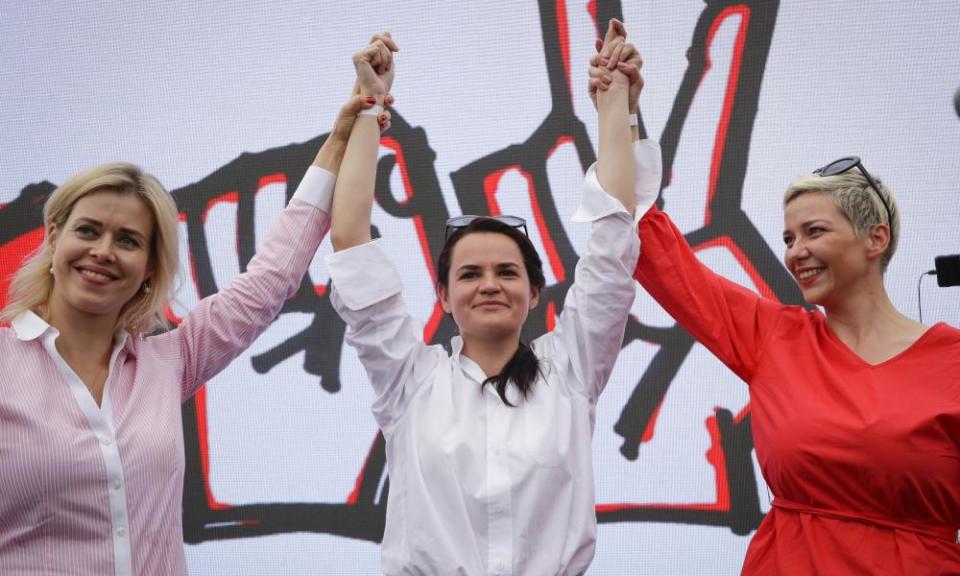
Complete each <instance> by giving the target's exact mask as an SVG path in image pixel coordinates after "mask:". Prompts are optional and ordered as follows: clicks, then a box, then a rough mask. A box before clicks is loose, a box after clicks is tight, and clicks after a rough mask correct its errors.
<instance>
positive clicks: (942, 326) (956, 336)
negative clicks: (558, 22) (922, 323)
mask: <svg viewBox="0 0 960 576" xmlns="http://www.w3.org/2000/svg"><path fill="white" fill-rule="evenodd" d="M921 338H922V339H924V340H925V341H927V342H928V343H929V344H930V345H932V346H937V347H941V346H942V347H945V348H958V347H960V328H956V327H954V326H951V325H949V324H947V323H946V322H937V323H936V324H934V325H933V326H931V327H930V328H928V329H927V331H926V332H924V334H923V336H921ZM956 356H957V358H958V360H960V350H957V354H956Z"/></svg>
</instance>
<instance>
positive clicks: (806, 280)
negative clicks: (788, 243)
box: [796, 266, 827, 286]
mask: <svg viewBox="0 0 960 576" xmlns="http://www.w3.org/2000/svg"><path fill="white" fill-rule="evenodd" d="M826 269H827V268H826V267H825V266H816V267H811V268H800V269H798V270H797V272H796V277H797V281H798V282H800V284H802V285H804V286H806V285H808V284H812V283H814V282H816V280H817V278H819V277H820V275H821V274H822V273H823V271H824V270H826Z"/></svg>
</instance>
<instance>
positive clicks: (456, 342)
mask: <svg viewBox="0 0 960 576" xmlns="http://www.w3.org/2000/svg"><path fill="white" fill-rule="evenodd" d="M450 349H451V351H452V352H453V353H452V354H451V357H452V358H453V360H454V361H455V362H456V363H457V365H458V366H460V369H461V370H462V371H463V373H464V374H466V375H467V376H468V377H469V378H472V379H473V380H476V381H477V382H479V383H482V382H484V381H485V380H486V379H487V375H486V374H484V373H483V369H482V368H480V365H479V364H477V363H476V362H474V360H473V359H472V358H470V357H469V356H464V355H463V354H462V352H463V338H461V337H460V336H454V337H453V338H452V339H451V340H450Z"/></svg>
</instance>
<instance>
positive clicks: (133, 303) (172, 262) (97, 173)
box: [0, 162, 180, 336]
mask: <svg viewBox="0 0 960 576" xmlns="http://www.w3.org/2000/svg"><path fill="white" fill-rule="evenodd" d="M97 192H114V193H117V194H124V195H127V194H129V195H132V196H136V197H137V198H139V199H140V200H142V201H143V203H144V204H145V205H146V206H147V208H149V210H150V212H151V215H152V216H153V223H154V231H153V237H152V238H151V240H150V259H149V262H150V266H151V267H152V269H153V274H152V276H151V277H150V280H149V285H150V291H149V292H146V291H144V290H140V291H138V292H137V294H136V295H135V296H133V297H132V298H131V299H130V300H129V301H128V302H127V303H126V304H124V305H123V308H121V310H120V315H119V316H118V318H117V326H116V328H123V329H125V330H127V331H128V332H130V334H131V335H133V336H139V335H140V334H142V333H143V332H146V331H151V330H153V329H155V328H159V327H163V326H166V325H167V322H166V319H165V317H164V311H165V309H166V307H167V305H168V301H169V295H170V292H171V290H172V289H173V285H174V281H175V278H176V276H177V274H178V272H179V269H180V263H179V260H180V251H179V246H178V241H179V239H178V231H177V228H178V226H177V214H178V212H177V205H176V203H175V202H174V200H173V197H172V196H170V193H169V192H167V190H166V189H165V188H164V187H163V185H162V184H160V182H159V181H158V180H157V179H156V178H155V177H153V176H152V175H150V174H148V173H146V172H144V171H143V170H142V169H140V167H138V166H135V165H134V164H129V163H126V162H111V163H108V164H101V165H99V166H95V167H93V168H89V169H87V170H84V171H83V172H80V173H79V174H77V175H75V176H73V177H71V178H70V179H69V180H67V181H66V182H64V183H63V184H62V185H60V187H58V188H57V189H56V190H54V191H53V193H52V194H51V195H50V197H49V198H48V199H47V201H46V203H44V205H43V228H44V231H45V232H46V233H47V235H49V232H50V227H51V226H53V227H56V228H57V229H58V230H62V228H63V226H64V225H65V224H66V222H67V220H68V219H69V218H70V213H71V212H72V211H73V207H74V206H76V204H77V202H78V201H79V200H80V199H81V198H83V197H85V196H89V195H90V194H94V193H97ZM52 264H53V254H52V253H51V251H50V250H49V244H48V242H47V241H44V242H43V244H41V245H40V247H39V248H37V250H36V251H34V252H33V253H32V254H31V255H30V256H29V257H28V258H27V259H26V260H25V261H24V263H23V266H21V267H20V269H19V270H18V271H17V273H16V274H15V275H14V277H13V280H12V281H11V283H10V290H9V299H8V302H7V305H6V307H5V308H4V309H3V312H2V313H0V320H3V321H7V322H9V321H11V320H13V318H15V317H16V316H17V315H18V314H20V313H22V312H25V311H27V310H33V311H34V312H37V313H38V314H40V315H41V316H45V312H46V310H45V309H46V305H47V302H49V300H50V296H51V294H52V293H53V285H54V277H53V275H52V274H50V267H51V266H52Z"/></svg>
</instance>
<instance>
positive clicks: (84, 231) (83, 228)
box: [73, 224, 97, 240]
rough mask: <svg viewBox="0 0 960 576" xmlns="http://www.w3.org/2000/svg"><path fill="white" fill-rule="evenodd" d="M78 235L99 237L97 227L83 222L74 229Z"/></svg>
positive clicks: (87, 237) (88, 237) (85, 237)
mask: <svg viewBox="0 0 960 576" xmlns="http://www.w3.org/2000/svg"><path fill="white" fill-rule="evenodd" d="M73 231H74V232H76V233H77V236H79V237H81V238H84V239H87V240H90V239H93V238H96V237H97V229H96V228H94V227H93V226H91V225H89V224H81V225H79V226H77V227H76V228H74V229H73Z"/></svg>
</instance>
